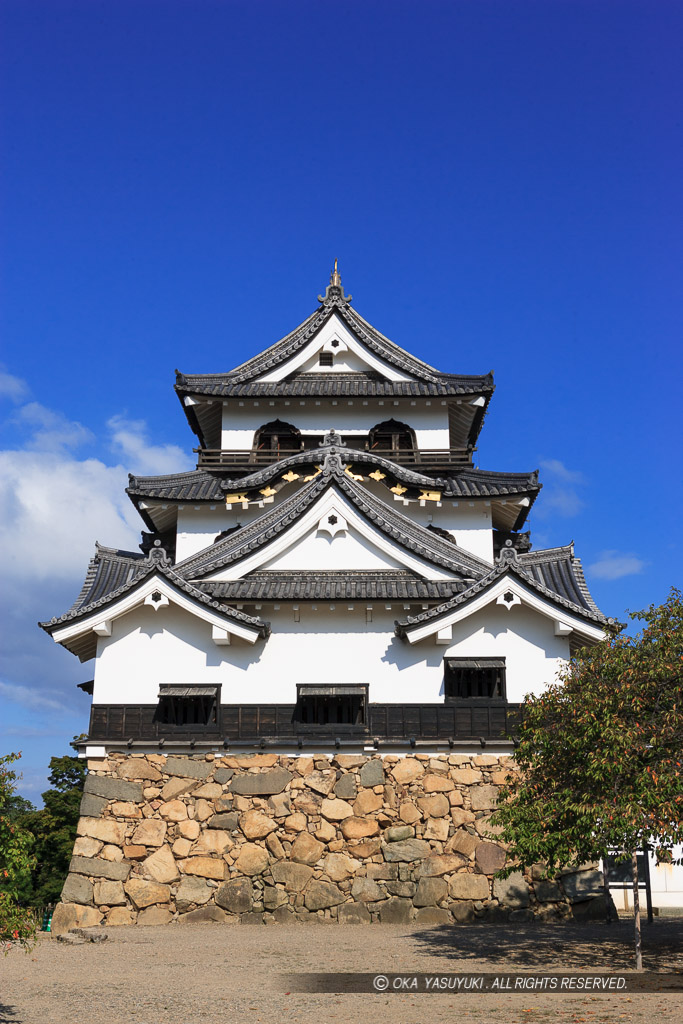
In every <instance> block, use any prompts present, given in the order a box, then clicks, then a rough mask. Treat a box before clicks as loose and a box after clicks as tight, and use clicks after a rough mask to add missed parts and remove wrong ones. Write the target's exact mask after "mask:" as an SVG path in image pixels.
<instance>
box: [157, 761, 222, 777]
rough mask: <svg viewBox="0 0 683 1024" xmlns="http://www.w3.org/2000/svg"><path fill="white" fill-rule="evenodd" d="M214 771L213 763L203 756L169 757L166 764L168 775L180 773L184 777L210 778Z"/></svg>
mask: <svg viewBox="0 0 683 1024" xmlns="http://www.w3.org/2000/svg"><path fill="white" fill-rule="evenodd" d="M212 771H213V763H212V762H211V761H205V760H204V759H203V758H202V759H201V760H200V759H199V758H194V757H168V758H166V764H165V765H164V772H165V774H166V775H179V776H181V778H183V779H208V777H209V775H211V773H212Z"/></svg>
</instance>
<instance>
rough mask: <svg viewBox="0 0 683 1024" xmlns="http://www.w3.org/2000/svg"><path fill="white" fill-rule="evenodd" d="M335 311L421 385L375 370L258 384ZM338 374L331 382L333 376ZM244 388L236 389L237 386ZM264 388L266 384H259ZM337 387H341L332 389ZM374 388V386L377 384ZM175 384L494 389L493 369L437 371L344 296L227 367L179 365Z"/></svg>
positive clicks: (270, 390)
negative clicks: (193, 369) (184, 368)
mask: <svg viewBox="0 0 683 1024" xmlns="http://www.w3.org/2000/svg"><path fill="white" fill-rule="evenodd" d="M335 314H337V315H338V316H339V317H340V318H341V320H342V321H343V322H344V323H345V324H346V326H347V327H348V329H349V330H350V331H351V333H352V334H354V335H355V336H356V337H357V338H358V339H359V340H360V341H361V342H362V343H364V344H365V345H366V346H367V348H368V349H369V350H370V351H371V352H372V353H373V354H374V355H376V356H378V357H379V358H380V359H382V360H383V361H384V362H386V363H388V364H389V365H391V366H393V367H394V368H395V369H397V370H399V371H400V372H402V373H404V374H406V375H407V376H409V377H413V378H416V380H417V381H418V382H420V383H421V385H422V387H423V388H424V390H419V389H418V390H414V387H415V385H414V384H413V382H412V381H407V382H399V381H388V380H378V379H376V376H375V375H373V374H367V373H363V374H340V375H337V374H333V373H330V374H304V375H301V376H296V377H294V378H290V379H288V380H283V381H279V382H275V383H271V384H256V383H255V379H256V378H258V377H262V376H263V375H264V374H266V373H269V372H270V371H272V370H274V369H275V368H277V367H278V366H281V365H282V364H283V363H285V362H287V361H288V360H289V359H291V358H292V357H293V356H294V355H296V353H297V352H299V351H300V350H301V349H302V348H303V347H304V346H305V345H306V344H307V343H308V342H309V341H310V340H311V339H312V338H314V337H315V335H316V334H318V332H319V331H320V330H321V329H322V328H323V327H324V326H325V324H326V323H327V321H328V320H329V319H330V318H331V317H332V316H334V315H335ZM337 376H339V379H338V381H337V382H336V383H335V381H334V379H333V378H335V377H337ZM241 388H242V389H244V388H246V390H239V389H241ZM259 389H265V390H259ZM335 389H339V390H335ZM375 389H377V390H375ZM176 390H177V391H178V392H179V393H183V394H206V395H216V396H219V395H220V396H222V397H225V396H234V397H238V396H243V395H250V396H253V397H258V396H259V395H263V396H264V397H266V396H268V395H285V394H287V395H290V394H291V395H308V394H311V395H328V394H329V395H332V394H341V395H346V394H348V395H371V394H372V395H375V394H376V395H401V394H405V395H417V394H425V395H434V394H436V395H458V394H474V393H476V394H490V393H492V392H493V390H494V385H493V374H491V373H488V374H482V375H477V376H465V375H457V374H450V373H441V372H440V371H439V370H436V369H435V368H434V367H433V366H430V365H429V364H428V363H424V362H423V361H422V360H421V359H417V358H416V357H415V356H413V355H411V354H410V353H409V352H406V351H405V349H402V348H400V346H398V345H396V344H395V343H394V342H393V341H390V340H389V339H388V338H385V337H384V335H383V334H380V332H379V331H378V330H376V329H375V328H374V327H373V326H372V325H371V324H369V323H368V322H367V320H364V319H363V317H362V316H360V315H359V314H358V313H357V312H356V311H355V310H354V309H352V308H351V306H350V305H349V304H348V301H346V302H336V301H333V302H329V301H326V300H325V299H323V300H322V301H321V305H320V306H319V307H318V309H316V310H315V312H314V313H312V314H311V316H309V317H307V319H306V320H304V321H303V323H301V324H300V325H299V326H298V327H296V328H295V329H294V330H293V331H292V332H291V333H290V334H288V335H286V336H285V337H284V338H282V339H281V340H280V341H278V342H276V343H275V344H274V345H271V346H270V348H267V349H265V351H263V352H260V353H259V354H258V355H256V356H253V357H252V358H251V359H248V360H247V361H246V362H245V363H242V364H241V365H240V366H237V367H236V368H235V369H234V370H230V371H229V372H228V373H217V374H183V373H180V372H179V371H177V379H176Z"/></svg>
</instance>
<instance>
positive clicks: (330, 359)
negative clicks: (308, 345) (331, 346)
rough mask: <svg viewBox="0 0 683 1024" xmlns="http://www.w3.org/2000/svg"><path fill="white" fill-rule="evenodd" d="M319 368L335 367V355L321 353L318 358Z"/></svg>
mask: <svg viewBox="0 0 683 1024" xmlns="http://www.w3.org/2000/svg"><path fill="white" fill-rule="evenodd" d="M318 366H334V353H333V352H321V353H320V355H319V356H318Z"/></svg>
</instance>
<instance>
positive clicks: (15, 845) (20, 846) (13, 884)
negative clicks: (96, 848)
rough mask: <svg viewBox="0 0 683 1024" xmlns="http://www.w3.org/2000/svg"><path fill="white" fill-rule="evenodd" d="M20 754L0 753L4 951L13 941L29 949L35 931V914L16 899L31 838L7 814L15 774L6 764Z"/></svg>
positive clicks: (0, 934)
mask: <svg viewBox="0 0 683 1024" xmlns="http://www.w3.org/2000/svg"><path fill="white" fill-rule="evenodd" d="M20 756H21V755H20V754H5V755H3V756H0V945H2V946H3V948H4V950H5V952H7V950H8V949H9V948H10V946H11V945H12V943H15V942H18V943H20V944H21V945H22V946H23V947H24V948H25V949H30V948H31V946H32V945H33V942H34V940H35V934H36V930H37V922H36V919H35V915H34V914H33V913H32V911H31V910H30V909H29V908H28V907H26V906H22V905H21V903H20V902H19V900H20V891H21V889H22V888H23V886H25V884H26V881H27V878H28V877H29V876H30V871H31V868H32V866H33V863H34V861H33V858H32V856H31V846H32V840H31V836H30V834H29V833H28V832H27V831H26V830H25V829H24V828H22V826H21V825H20V824H19V822H18V820H17V817H16V815H15V814H12V813H10V812H11V811H13V810H14V807H15V806H16V804H15V805H14V807H13V801H16V796H15V790H16V786H15V783H16V779H17V775H16V772H15V771H13V770H12V769H11V768H9V767H8V766H9V765H10V764H13V763H14V762H15V761H17V760H18V759H19V757H20Z"/></svg>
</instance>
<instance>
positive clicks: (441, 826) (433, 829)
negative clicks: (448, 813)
mask: <svg viewBox="0 0 683 1024" xmlns="http://www.w3.org/2000/svg"><path fill="white" fill-rule="evenodd" d="M449 831H450V821H449V819H448V818H428V819H427V822H426V828H425V830H424V838H425V839H438V840H439V842H441V843H444V842H445V841H446V840H447V839H448V833H449Z"/></svg>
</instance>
